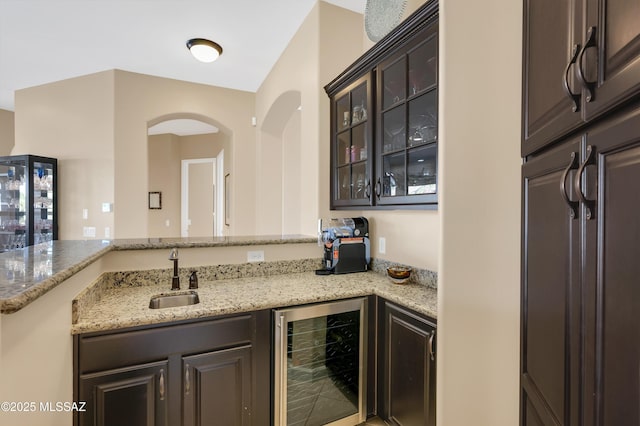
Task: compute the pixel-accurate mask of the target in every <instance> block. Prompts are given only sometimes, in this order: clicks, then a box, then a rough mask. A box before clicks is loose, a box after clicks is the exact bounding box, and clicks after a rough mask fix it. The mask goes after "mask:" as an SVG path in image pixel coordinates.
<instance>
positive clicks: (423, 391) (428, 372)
mask: <svg viewBox="0 0 640 426" xmlns="http://www.w3.org/2000/svg"><path fill="white" fill-rule="evenodd" d="M379 315H380V320H381V321H382V323H381V324H379V331H378V332H379V333H380V342H382V345H381V347H379V351H380V358H381V359H382V362H381V365H380V370H379V379H378V382H379V383H380V384H381V389H379V399H378V406H379V409H380V415H381V416H382V417H383V418H385V419H387V420H388V421H390V422H391V424H394V425H405V426H409V425H425V426H435V424H436V405H435V402H436V393H435V392H436V389H435V387H436V352H435V344H436V324H435V321H433V320H431V319H428V318H425V317H423V316H421V315H418V314H417V313H415V312H413V311H411V310H409V309H406V308H404V307H400V306H398V305H396V304H393V303H391V302H389V301H386V300H383V299H380V301H379Z"/></svg>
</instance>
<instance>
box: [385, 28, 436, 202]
mask: <svg viewBox="0 0 640 426" xmlns="http://www.w3.org/2000/svg"><path fill="white" fill-rule="evenodd" d="M437 64H438V25H437V23H434V24H432V25H430V26H428V27H427V28H425V29H424V30H422V31H421V32H420V33H419V34H418V35H417V36H415V37H414V38H413V40H412V41H411V42H409V43H407V45H405V46H404V47H403V49H402V52H401V53H399V54H396V55H394V56H392V57H391V58H389V59H387V60H385V61H384V62H382V63H381V64H380V65H378V67H377V69H376V71H377V72H376V75H377V76H378V80H377V82H378V90H377V94H378V96H377V101H378V108H377V111H378V112H379V115H378V117H379V119H378V132H377V141H379V143H378V144H377V150H376V157H375V159H376V184H375V195H376V203H377V204H379V205H385V204H391V205H392V204H415V203H426V204H435V203H437V202H438V198H437V170H438V167H437V165H438V161H437V160H438V68H437Z"/></svg>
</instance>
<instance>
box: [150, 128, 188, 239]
mask: <svg viewBox="0 0 640 426" xmlns="http://www.w3.org/2000/svg"><path fill="white" fill-rule="evenodd" d="M180 139H181V138H180V136H177V135H173V134H164V135H153V136H149V151H148V158H149V191H154V192H157V191H159V192H161V193H162V208H161V209H160V210H151V209H149V210H148V221H149V222H148V223H149V229H148V235H149V237H151V238H163V237H179V236H180V196H181V187H180V179H181V176H180V173H181V172H180V160H181V156H180ZM167 221H169V226H167Z"/></svg>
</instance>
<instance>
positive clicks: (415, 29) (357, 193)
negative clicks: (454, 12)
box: [325, 0, 438, 209]
mask: <svg viewBox="0 0 640 426" xmlns="http://www.w3.org/2000/svg"><path fill="white" fill-rule="evenodd" d="M325 91H326V92H327V94H328V95H329V97H330V99H331V182H330V188H331V198H330V199H331V208H332V209H341V208H363V207H366V208H377V207H382V208H385V207H387V206H393V207H394V208H398V207H402V206H405V207H406V206H418V207H421V208H436V206H437V202H438V196H437V192H438V191H437V187H438V186H437V185H438V184H437V175H438V173H437V170H438V167H437V165H438V163H437V157H438V145H437V142H438V141H437V139H438V2H437V1H435V0H432V1H430V2H427V3H426V4H425V5H424V6H422V7H421V8H419V9H418V10H417V11H416V12H415V13H413V14H412V15H411V16H410V17H408V18H407V19H406V20H405V21H404V22H403V23H401V24H400V25H398V27H397V28H396V29H395V30H393V31H392V32H391V33H389V34H388V35H387V36H386V37H385V38H384V39H382V40H380V41H379V42H378V43H376V45H374V46H373V47H372V48H371V49H370V50H369V51H368V52H366V53H365V54H364V55H363V56H362V57H360V58H359V59H358V60H357V61H356V62H354V63H353V64H352V65H351V66H350V67H349V68H347V69H346V70H345V71H344V72H343V73H342V74H340V75H339V76H338V77H337V78H336V79H334V80H333V81H332V82H331V83H329V84H328V85H327V86H325Z"/></svg>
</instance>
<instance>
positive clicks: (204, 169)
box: [182, 159, 216, 237]
mask: <svg viewBox="0 0 640 426" xmlns="http://www.w3.org/2000/svg"><path fill="white" fill-rule="evenodd" d="M182 167H183V171H182V179H183V182H182V204H183V209H182V215H183V217H182V236H183V237H212V236H214V235H215V199H216V197H215V190H216V187H215V184H214V182H215V159H198V160H183V165H182Z"/></svg>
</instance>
